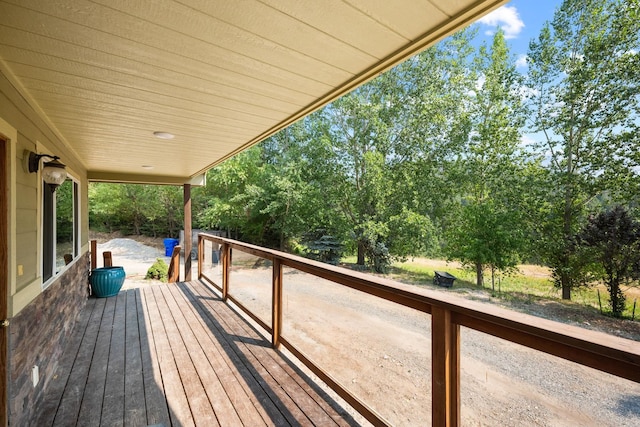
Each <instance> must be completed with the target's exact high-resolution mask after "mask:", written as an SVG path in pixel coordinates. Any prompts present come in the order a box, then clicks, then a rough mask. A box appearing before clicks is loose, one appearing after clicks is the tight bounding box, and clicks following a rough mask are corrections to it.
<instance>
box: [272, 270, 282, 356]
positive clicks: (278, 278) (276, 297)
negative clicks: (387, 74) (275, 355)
mask: <svg viewBox="0 0 640 427" xmlns="http://www.w3.org/2000/svg"><path fill="white" fill-rule="evenodd" d="M271 284H272V287H273V289H272V293H271V295H272V302H271V329H272V330H273V333H272V334H271V345H272V346H273V348H278V347H280V335H281V334H282V262H281V261H280V260H279V259H278V258H276V259H274V260H273V279H272V282H271Z"/></svg>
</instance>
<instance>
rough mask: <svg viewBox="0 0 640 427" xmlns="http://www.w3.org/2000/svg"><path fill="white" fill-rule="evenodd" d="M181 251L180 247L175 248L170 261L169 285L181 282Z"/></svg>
mask: <svg viewBox="0 0 640 427" xmlns="http://www.w3.org/2000/svg"><path fill="white" fill-rule="evenodd" d="M180 250H181V248H180V246H174V247H173V253H172V254H171V261H169V273H168V276H169V280H168V282H169V283H176V282H179V281H180Z"/></svg>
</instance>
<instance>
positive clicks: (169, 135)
mask: <svg viewBox="0 0 640 427" xmlns="http://www.w3.org/2000/svg"><path fill="white" fill-rule="evenodd" d="M153 135H154V136H155V137H156V138H160V139H173V138H174V137H175V135H174V134H172V133H169V132H160V131H156V132H154V133H153Z"/></svg>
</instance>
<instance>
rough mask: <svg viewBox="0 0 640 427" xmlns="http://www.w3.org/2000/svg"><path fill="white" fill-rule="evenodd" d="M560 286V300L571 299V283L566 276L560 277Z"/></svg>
mask: <svg viewBox="0 0 640 427" xmlns="http://www.w3.org/2000/svg"><path fill="white" fill-rule="evenodd" d="M560 284H561V285H562V299H566V300H570V299H571V282H570V280H569V277H568V276H567V275H566V274H563V275H562V276H561V277H560Z"/></svg>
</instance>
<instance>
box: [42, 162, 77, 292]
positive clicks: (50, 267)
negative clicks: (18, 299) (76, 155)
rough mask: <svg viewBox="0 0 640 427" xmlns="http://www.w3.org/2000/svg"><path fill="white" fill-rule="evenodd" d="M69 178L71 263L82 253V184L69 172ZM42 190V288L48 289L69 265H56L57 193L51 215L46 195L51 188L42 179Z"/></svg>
mask: <svg viewBox="0 0 640 427" xmlns="http://www.w3.org/2000/svg"><path fill="white" fill-rule="evenodd" d="M67 179H68V180H70V181H71V183H72V186H71V191H72V209H73V212H72V216H73V231H72V238H73V243H72V248H73V254H72V255H73V260H72V261H71V263H70V264H72V263H73V262H75V260H76V259H78V257H79V255H80V250H81V245H80V230H81V227H80V218H81V216H80V206H81V205H80V201H81V194H80V191H81V186H80V180H79V179H78V178H76V177H75V176H73V175H72V174H71V173H68V176H67ZM40 183H41V186H40V191H41V193H42V194H41V197H40V200H41V203H42V221H41V229H42V238H41V248H42V263H41V264H40V268H41V275H42V279H43V283H42V288H43V289H46V288H47V287H48V286H49V285H50V284H51V283H52V282H53V281H54V280H55V279H56V277H57V276H58V275H59V274H60V273H62V272H63V271H65V270H66V269H67V268H68V265H64V266H62V267H60V268H58V267H57V266H56V262H57V258H56V254H57V230H56V226H57V224H56V223H57V221H56V219H57V215H56V200H57V199H56V193H57V190H56V193H54V194H53V200H52V203H53V206H51V212H50V217H48V215H47V210H46V209H45V208H46V203H45V197H47V196H48V195H47V192H49V194H51V193H50V189H49V188H48V187H47V184H46V183H45V182H44V181H43V180H42V179H40ZM45 223H48V224H49V227H50V228H51V230H50V231H49V230H47V227H46V226H45ZM48 233H50V234H51V235H48Z"/></svg>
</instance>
